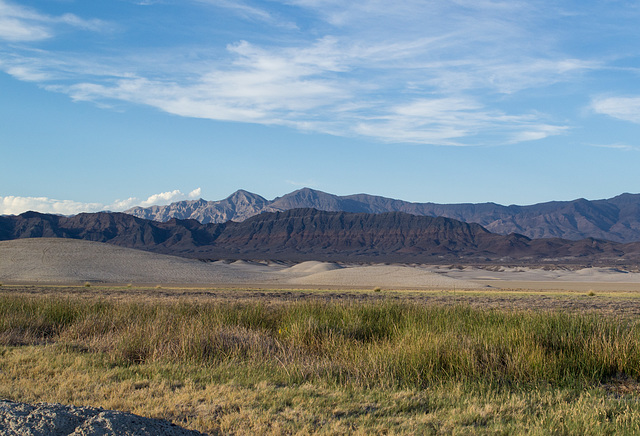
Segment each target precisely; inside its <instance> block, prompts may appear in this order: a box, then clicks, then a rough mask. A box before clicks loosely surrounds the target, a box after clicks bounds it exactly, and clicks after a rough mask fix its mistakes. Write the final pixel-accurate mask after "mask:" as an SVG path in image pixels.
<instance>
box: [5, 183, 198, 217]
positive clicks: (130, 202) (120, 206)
mask: <svg viewBox="0 0 640 436" xmlns="http://www.w3.org/2000/svg"><path fill="white" fill-rule="evenodd" d="M201 192H202V191H201V189H200V188H197V189H194V190H193V191H191V192H189V193H188V194H184V193H182V192H181V191H180V190H178V189H176V190H173V191H167V192H161V193H159V194H153V195H151V196H149V197H148V198H147V199H146V200H142V201H141V200H139V199H138V198H135V197H130V198H128V199H126V200H116V201H114V202H113V203H111V204H103V203H83V202H79V201H74V200H57V199H53V198H48V197H19V196H12V195H9V196H6V197H0V215H18V214H21V213H24V212H27V211H36V212H41V213H52V214H58V215H75V214H78V213H82V212H100V211H104V210H109V211H114V212H120V211H123V210H126V209H130V208H132V207H134V206H142V207H149V206H153V205H163V204H169V203H172V202H176V201H181V200H188V199H196V198H199V197H200V194H201Z"/></svg>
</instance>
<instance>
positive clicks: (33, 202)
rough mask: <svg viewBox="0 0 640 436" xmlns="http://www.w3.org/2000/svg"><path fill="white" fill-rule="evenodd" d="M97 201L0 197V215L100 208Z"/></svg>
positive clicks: (70, 211)
mask: <svg viewBox="0 0 640 436" xmlns="http://www.w3.org/2000/svg"><path fill="white" fill-rule="evenodd" d="M102 209H103V205H102V204H99V203H80V202H77V201H73V200H55V199H52V198H47V197H15V196H7V197H0V215H17V214H20V213H23V212H27V211H29V210H32V211H37V212H42V213H53V214H61V215H73V214H77V213H81V212H88V211H91V212H95V211H98V210H102Z"/></svg>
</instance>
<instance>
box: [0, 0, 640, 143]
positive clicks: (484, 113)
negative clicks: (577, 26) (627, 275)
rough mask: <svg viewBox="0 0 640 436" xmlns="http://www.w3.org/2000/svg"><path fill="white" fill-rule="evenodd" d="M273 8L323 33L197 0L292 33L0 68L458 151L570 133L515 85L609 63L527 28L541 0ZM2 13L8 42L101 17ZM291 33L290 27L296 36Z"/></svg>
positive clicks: (34, 58)
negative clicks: (303, 16)
mask: <svg viewBox="0 0 640 436" xmlns="http://www.w3.org/2000/svg"><path fill="white" fill-rule="evenodd" d="M276 3H277V2H276ZM280 3H282V4H284V5H286V6H287V7H292V8H298V9H301V10H304V11H305V12H306V13H308V14H315V17H316V21H313V24H312V25H309V26H312V27H313V28H312V29H311V30H313V31H312V32H308V34H318V35H319V36H316V37H314V38H313V39H310V38H308V36H307V33H304V34H302V33H301V32H298V33H296V31H295V27H296V26H290V25H289V24H290V23H289V21H290V20H288V19H287V18H286V17H285V18H281V17H280V15H281V11H280V10H279V9H278V10H279V11H280V12H278V13H275V12H273V11H272V10H270V9H268V8H267V7H266V6H264V5H261V6H260V7H257V6H254V5H253V3H252V2H250V1H242V2H231V1H228V0H193V2H192V4H199V5H200V6H199V7H202V6H203V5H204V4H207V5H211V6H215V7H216V8H218V9H220V10H224V11H230V12H231V13H233V14H235V15H236V16H239V17H240V18H242V19H246V20H247V21H250V22H256V21H257V22H260V23H262V24H261V25H263V26H267V28H269V29H277V28H279V27H282V26H284V27H288V28H289V30H287V31H283V32H284V33H283V34H282V35H281V36H280V39H277V38H273V39H271V40H266V41H258V42H251V41H248V40H235V41H232V42H230V43H226V45H224V46H223V47H224V52H223V53H221V54H220V55H219V56H212V55H210V54H208V52H207V50H205V49H202V48H195V47H194V48H193V50H194V51H193V52H190V55H189V56H187V55H185V54H184V53H183V52H184V47H181V48H180V51H178V50H174V49H170V48H166V49H164V51H163V50H161V51H160V53H161V54H162V56H158V57H155V58H154V57H153V56H144V55H141V54H140V53H137V54H133V53H127V52H126V51H125V52H123V53H121V56H110V57H106V56H103V57H101V56H100V55H92V54H89V55H88V56H84V57H81V56H77V55H75V54H73V53H62V54H61V53H50V52H46V51H44V50H40V51H34V50H31V51H27V50H24V49H13V50H12V51H9V52H7V51H5V52H4V53H3V52H2V51H1V50H0V68H2V69H3V70H4V71H5V72H7V73H9V74H11V75H12V76H13V77H15V78H17V79H19V80H24V81H31V82H35V83H38V84H40V86H42V87H44V88H45V89H48V90H51V91H55V92H62V93H65V94H68V95H69V96H70V97H71V98H72V99H73V100H75V101H91V102H95V103H96V104H98V105H101V106H107V107H108V106H110V105H118V104H121V103H133V104H141V105H146V106H150V107H154V108H157V109H160V110H162V111H165V112H167V113H171V114H175V115H179V116H183V117H194V118H204V119H212V120H219V121H236V122H246V123H257V124H264V125H280V126H287V127H291V128H295V129H299V130H302V131H309V132H320V133H328V134H332V135H339V136H347V137H350V136H364V137H368V138H372V139H374V140H377V141H382V142H396V143H403V142H404V143H415V144H433V145H452V146H457V145H486V144H489V145H496V144H512V143H517V142H522V141H532V140H539V139H543V138H546V137H549V136H553V135H560V134H564V133H566V132H567V131H568V129H569V126H568V125H567V123H566V121H565V120H564V119H560V120H554V119H553V118H552V117H551V116H549V115H548V114H545V113H542V112H540V111H538V110H535V109H529V108H526V107H525V108H523V107H521V106H519V105H517V104H515V105H514V104H513V101H517V98H518V95H519V93H522V92H523V91H530V90H535V89H544V88H546V87H550V86H552V85H554V84H557V83H561V82H569V81H572V80H576V78H579V77H580V76H581V75H584V74H589V73H590V72H592V71H598V70H600V69H602V68H605V67H606V65H604V63H603V61H601V60H593V59H582V58H580V57H578V56H574V55H572V54H569V53H567V54H565V53H563V52H561V51H559V50H556V47H555V44H556V43H555V41H554V38H553V35H551V36H546V35H541V34H540V32H539V29H538V27H537V24H536V23H537V21H540V20H544V19H545V18H544V17H546V15H545V13H543V12H544V9H545V3H544V2H542V3H540V4H538V3H536V2H533V3H532V2H523V1H512V2H503V1H492V0H483V1H476V2H471V1H466V0H457V1H454V2H421V1H416V0H404V1H402V2H400V3H399V4H397V5H396V6H395V7H394V8H393V9H392V10H389V8H388V5H386V4H383V3H381V2H379V1H373V0H370V1H362V2H352V3H347V4H345V3H344V2H336V1H333V0H288V1H282V2H280ZM546 6H548V5H546ZM146 7H147V8H153V7H155V6H154V5H153V4H148V6H146ZM185 7H186V6H185ZM205 9H206V8H205ZM272 9H273V10H276V8H275V7H273V8H272ZM283 10H284V9H283ZM3 11H4V12H3ZM3 17H4V18H6V19H8V20H14V21H15V22H16V23H17V24H16V26H17V27H15V26H14V27H15V29H14V30H7V32H8V33H7V35H8V36H7V35H5V39H8V38H10V37H11V35H13V38H14V40H15V41H23V42H26V41H37V40H39V39H45V38H53V37H55V26H54V24H58V25H59V24H64V25H67V26H72V27H74V28H76V29H82V30H99V29H101V28H104V26H105V24H104V22H102V21H99V20H87V19H82V18H80V17H78V16H76V15H73V14H65V15H62V16H55V17H54V16H47V15H44V14H41V13H38V12H35V11H32V10H29V9H26V8H22V7H20V6H16V5H14V4H12V3H8V2H6V1H5V0H0V20H2V19H3ZM288 23H289V24H288ZM373 24H376V25H375V26H374V25H373ZM296 25H297V24H296ZM298 27H299V26H298ZM0 28H2V26H0ZM7 29H10V27H7ZM20 29H21V30H20ZM291 29H294V30H293V33H294V34H296V35H297V36H291V32H292V30H291ZM0 32H1V31H0ZM21 32H22V33H21ZM274 32H275V31H274ZM20 35H23V36H20ZM2 37H3V36H2V33H0V38H2ZM532 38H535V39H536V44H531V42H530V41H531V39H532ZM274 39H275V40H277V42H274ZM220 48H222V47H220ZM118 58H120V60H118ZM503 103H505V104H503ZM628 103H629V102H628ZM606 105H607V102H606V101H605V102H600V103H598V104H594V110H595V111H596V112H598V113H607V114H609V115H610V114H614V115H611V116H615V117H618V118H620V117H624V116H626V117H627V118H628V117H631V116H632V114H631V110H630V111H628V112H627V113H621V112H620V113H616V112H615V111H614V110H613V109H612V108H610V107H609V108H608V109H607V107H605V106H606ZM621 119H622V118H621Z"/></svg>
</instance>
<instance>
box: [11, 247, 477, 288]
mask: <svg viewBox="0 0 640 436" xmlns="http://www.w3.org/2000/svg"><path fill="white" fill-rule="evenodd" d="M0 281H2V282H4V283H38V284H45V283H46V284H50V283H53V284H55V283H60V284H63V283H64V284H73V283H84V282H87V281H88V282H94V283H110V284H127V283H132V284H168V285H169V284H184V285H212V286H264V287H288V288H292V287H343V288H373V287H383V288H416V289H428V288H458V289H462V288H477V287H481V286H483V285H480V284H477V283H473V282H469V281H466V280H459V279H455V278H449V277H445V276H443V275H440V274H435V273H431V272H429V271H428V270H427V269H424V268H413V267H408V266H398V265H372V266H344V265H338V264H336V263H331V262H303V263H300V264H297V265H293V266H291V265H285V264H278V263H268V262H249V261H235V262H232V263H226V262H222V261H218V262H211V263H205V262H200V261H197V260H191V259H183V258H180V257H174V256H165V255H159V254H154V253H147V252H144V251H139V250H131V249H127V248H121V247H116V246H113V245H109V244H101V243H96V242H88V241H78V240H71V239H49V238H37V239H20V240H13V241H3V242H0Z"/></svg>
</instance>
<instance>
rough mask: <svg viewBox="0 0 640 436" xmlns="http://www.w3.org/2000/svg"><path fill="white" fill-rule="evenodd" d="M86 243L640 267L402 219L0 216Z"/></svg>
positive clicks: (24, 232)
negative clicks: (216, 220) (220, 220)
mask: <svg viewBox="0 0 640 436" xmlns="http://www.w3.org/2000/svg"><path fill="white" fill-rule="evenodd" d="M33 237H58V238H74V239H84V240H90V241H97V242H107V243H110V244H114V245H118V246H122V247H128V248H137V249H143V250H147V251H153V252H158V253H164V254H174V255H180V256H185V257H193V258H201V259H273V260H292V261H301V260H333V261H349V262H357V261H363V262H372V261H373V262H418V263H442V262H463V263H474V262H480V263H482V262H494V261H495V262H511V261H518V262H538V263H539V262H565V263H572V262H582V263H587V262H596V263H607V264H611V263H617V262H628V263H633V262H637V261H638V260H639V259H640V243H635V244H619V243H613V242H608V241H601V240H595V239H584V240H579V241H569V240H563V239H557V238H553V239H536V240H532V239H529V238H527V237H526V236H523V235H518V234H510V235H506V236H505V235H497V234H493V233H490V232H489V231H487V230H486V229H485V228H483V227H482V226H480V225H478V224H467V223H463V222H460V221H457V220H453V219H449V218H442V217H439V218H433V217H426V216H416V215H411V214H406V213H401V212H387V213H380V214H369V213H348V212H324V211H318V210H315V209H291V210H288V211H285V212H268V213H262V214H260V215H257V216H254V217H251V218H249V219H247V220H245V221H242V222H231V221H230V222H227V223H221V224H215V223H210V224H201V223H199V222H198V221H196V220H177V219H172V220H170V221H167V222H157V221H151V220H145V219H141V218H136V217H134V216H132V215H129V214H124V213H106V212H101V213H92V214H79V215H75V216H72V217H63V216H57V215H47V214H39V213H36V212H28V213H24V214H22V215H18V216H10V217H0V240H9V239H17V238H33Z"/></svg>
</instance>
